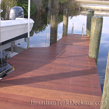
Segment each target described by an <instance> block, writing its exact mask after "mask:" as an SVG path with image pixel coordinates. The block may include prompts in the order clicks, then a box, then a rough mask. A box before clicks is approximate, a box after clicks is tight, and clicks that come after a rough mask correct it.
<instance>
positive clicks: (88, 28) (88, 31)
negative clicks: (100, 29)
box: [86, 10, 94, 36]
mask: <svg viewBox="0 0 109 109" xmlns="http://www.w3.org/2000/svg"><path fill="white" fill-rule="evenodd" d="M92 16H94V11H93V10H88V13H87V28H86V35H87V36H90V31H91V19H92Z"/></svg>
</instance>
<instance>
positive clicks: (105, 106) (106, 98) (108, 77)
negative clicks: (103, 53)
mask: <svg viewBox="0 0 109 109" xmlns="http://www.w3.org/2000/svg"><path fill="white" fill-rule="evenodd" d="M100 109H109V53H108V59H107V67H106V74H105V81H104V88H103V94H102V100H101V107H100Z"/></svg>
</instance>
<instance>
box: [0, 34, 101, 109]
mask: <svg viewBox="0 0 109 109" xmlns="http://www.w3.org/2000/svg"><path fill="white" fill-rule="evenodd" d="M88 50H89V37H86V36H83V37H82V36H81V35H68V36H65V37H63V38H62V39H60V40H59V41H58V42H57V43H55V44H53V45H52V46H50V47H46V48H44V47H43V48H29V49H27V50H25V51H23V52H22V53H20V54H18V55H16V56H14V57H13V58H11V59H9V60H8V62H9V63H10V64H11V65H12V66H13V67H14V68H15V71H13V72H12V73H10V74H9V75H7V76H6V77H4V78H3V79H2V80H1V81H0V109H100V103H99V102H101V95H102V93H101V88H100V82H99V77H98V72H97V67H96V63H95V60H94V59H91V58H89V57H88Z"/></svg>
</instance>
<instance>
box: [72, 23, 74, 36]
mask: <svg viewBox="0 0 109 109" xmlns="http://www.w3.org/2000/svg"><path fill="white" fill-rule="evenodd" d="M73 32H74V23H73V25H72V35H73Z"/></svg>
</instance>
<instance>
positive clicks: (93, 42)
mask: <svg viewBox="0 0 109 109" xmlns="http://www.w3.org/2000/svg"><path fill="white" fill-rule="evenodd" d="M102 25H103V17H97V16H93V17H92V23H91V35H90V44H89V57H90V58H95V60H96V63H97V59H98V53H99V46H100V39H101V33H102Z"/></svg>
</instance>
